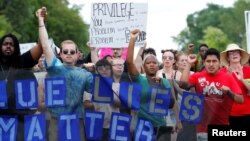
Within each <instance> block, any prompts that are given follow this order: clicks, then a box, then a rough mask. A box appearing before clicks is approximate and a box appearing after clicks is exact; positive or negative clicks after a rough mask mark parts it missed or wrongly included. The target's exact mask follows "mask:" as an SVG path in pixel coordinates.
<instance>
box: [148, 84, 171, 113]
mask: <svg viewBox="0 0 250 141" xmlns="http://www.w3.org/2000/svg"><path fill="white" fill-rule="evenodd" d="M149 92H150V99H149V102H148V110H149V111H148V112H149V113H152V114H157V115H162V116H164V115H167V114H168V107H169V104H170V96H171V90H170V88H168V89H162V88H160V87H150V88H149Z"/></svg>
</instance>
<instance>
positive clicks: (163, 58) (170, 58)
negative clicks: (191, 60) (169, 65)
mask: <svg viewBox="0 0 250 141" xmlns="http://www.w3.org/2000/svg"><path fill="white" fill-rule="evenodd" d="M166 59H168V60H173V59H174V57H173V56H162V60H166Z"/></svg>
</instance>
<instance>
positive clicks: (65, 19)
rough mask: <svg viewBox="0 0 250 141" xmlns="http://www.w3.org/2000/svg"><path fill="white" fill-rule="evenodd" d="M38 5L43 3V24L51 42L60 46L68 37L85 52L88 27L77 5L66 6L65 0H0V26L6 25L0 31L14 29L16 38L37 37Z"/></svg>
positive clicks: (30, 38) (29, 38)
mask: <svg viewBox="0 0 250 141" xmlns="http://www.w3.org/2000/svg"><path fill="white" fill-rule="evenodd" d="M42 6H45V7H47V10H48V16H47V19H46V20H47V21H46V22H47V24H46V26H47V29H48V33H49V36H50V37H51V38H53V40H54V41H55V44H56V45H57V46H60V45H59V44H60V42H61V41H63V40H66V39H70V40H73V41H75V42H76V44H77V45H78V46H79V47H80V49H81V50H84V52H85V53H86V52H87V50H88V49H87V48H86V42H87V41H88V27H87V25H86V24H85V23H84V22H83V20H82V18H81V17H80V15H79V10H80V7H79V6H77V5H75V6H73V7H72V8H70V7H69V2H68V0H49V1H44V0H1V1H0V16H1V17H0V19H1V22H0V25H2V24H5V26H1V27H6V28H5V29H4V30H2V29H1V30H0V33H2V34H5V33H7V32H12V33H15V35H16V36H17V37H18V39H19V40H20V42H35V41H37V38H38V27H37V19H36V17H35V11H36V10H37V9H38V8H40V7H42ZM4 17H5V18H4ZM8 24H9V25H8ZM7 25H8V26H7Z"/></svg>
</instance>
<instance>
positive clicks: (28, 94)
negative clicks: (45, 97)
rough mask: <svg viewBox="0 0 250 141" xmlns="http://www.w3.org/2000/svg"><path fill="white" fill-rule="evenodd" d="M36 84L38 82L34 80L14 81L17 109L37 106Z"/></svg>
mask: <svg viewBox="0 0 250 141" xmlns="http://www.w3.org/2000/svg"><path fill="white" fill-rule="evenodd" d="M37 85H38V84H37V81H36V80H16V81H15V93H16V108H17V109H27V108H37V106H38V96H37V95H38V94H37Z"/></svg>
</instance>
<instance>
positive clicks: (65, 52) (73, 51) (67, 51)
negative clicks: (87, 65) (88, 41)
mask: <svg viewBox="0 0 250 141" xmlns="http://www.w3.org/2000/svg"><path fill="white" fill-rule="evenodd" d="M62 53H63V54H65V55H66V54H68V53H69V54H70V55H74V54H76V51H75V50H67V49H65V50H63V51H62Z"/></svg>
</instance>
